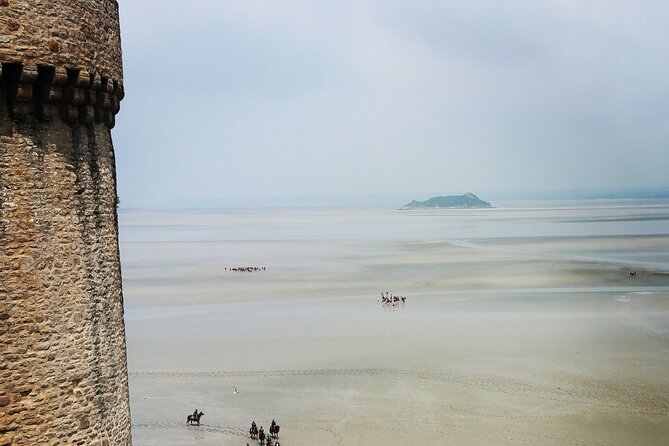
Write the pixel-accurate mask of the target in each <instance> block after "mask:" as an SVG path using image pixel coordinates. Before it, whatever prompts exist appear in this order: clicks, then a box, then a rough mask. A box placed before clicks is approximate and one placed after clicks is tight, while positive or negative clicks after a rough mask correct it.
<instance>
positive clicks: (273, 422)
mask: <svg viewBox="0 0 669 446" xmlns="http://www.w3.org/2000/svg"><path fill="white" fill-rule="evenodd" d="M274 426H276V421H274V420H272V428H274Z"/></svg>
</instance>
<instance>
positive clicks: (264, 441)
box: [246, 420, 281, 446]
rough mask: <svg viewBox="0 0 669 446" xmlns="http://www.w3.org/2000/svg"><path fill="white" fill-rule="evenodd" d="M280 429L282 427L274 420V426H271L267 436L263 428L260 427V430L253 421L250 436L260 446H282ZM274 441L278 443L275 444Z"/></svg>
mask: <svg viewBox="0 0 669 446" xmlns="http://www.w3.org/2000/svg"><path fill="white" fill-rule="evenodd" d="M280 429H281V427H280V426H279V425H278V424H276V422H275V421H274V420H272V424H271V425H270V426H269V434H265V430H264V429H263V427H262V426H260V429H258V425H257V424H256V422H255V421H252V422H251V428H250V429H249V435H250V436H251V439H253V440H258V445H259V446H281V443H279V430H280ZM272 439H276V441H274V442H273V441H272ZM246 446H248V443H246Z"/></svg>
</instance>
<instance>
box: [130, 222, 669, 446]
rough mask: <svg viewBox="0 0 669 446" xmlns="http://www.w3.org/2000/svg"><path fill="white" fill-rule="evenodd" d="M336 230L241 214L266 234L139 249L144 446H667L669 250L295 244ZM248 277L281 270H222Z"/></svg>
mask: <svg viewBox="0 0 669 446" xmlns="http://www.w3.org/2000/svg"><path fill="white" fill-rule="evenodd" d="M652 211H653V210H651V211H649V212H646V211H644V212H639V211H638V210H636V209H635V210H634V215H641V216H642V217H643V218H644V219H646V220H647V221H650V222H653V224H654V223H656V222H657V220H655V219H653V218H651V217H652V215H658V213H657V212H652ZM665 211H666V210H665V209H663V210H662V212H659V215H660V216H662V215H666V214H665V213H664V212H665ZM617 213H619V214H621V219H622V220H624V219H625V218H628V217H627V216H628V214H626V213H624V212H618V211H616V210H612V211H610V212H608V213H607V212H604V211H601V210H600V211H598V212H596V213H595V214H594V215H595V216H597V218H598V219H601V218H600V217H601V214H605V215H604V216H605V217H606V216H608V215H609V214H617ZM572 214H573V213H572ZM490 215H492V216H493V217H495V218H497V216H499V215H500V214H499V213H495V212H494V211H491V213H490V214H485V216H490ZM542 215H543V214H542ZM649 215H651V217H649ZM579 216H580V218H581V219H582V221H585V220H587V219H592V215H590V214H589V213H588V212H585V211H583V212H582V216H581V214H579ZM331 217H332V216H329V215H325V216H323V215H310V216H308V217H307V218H301V217H300V218H298V217H295V216H294V215H283V214H277V215H273V216H271V217H270V218H268V217H267V216H263V215H248V214H244V215H241V214H237V215H227V216H225V219H227V220H228V221H229V222H230V226H232V227H235V224H237V223H239V224H241V223H240V222H251V224H257V225H258V226H257V230H250V232H249V233H243V234H242V233H241V232H240V233H236V234H235V235H234V236H220V234H217V235H216V236H212V235H211V232H206V231H205V233H203V232H201V231H200V232H197V231H196V232H197V234H194V233H192V232H188V231H189V230H188V229H185V228H192V226H191V223H193V222H194V221H195V222H200V223H202V222H203V221H204V222H207V223H206V226H207V227H210V226H211V227H218V226H217V225H218V223H219V222H218V219H219V217H217V216H213V217H212V216H184V215H179V216H174V215H173V216H169V218H167V219H161V221H163V222H164V221H169V222H170V224H172V223H174V221H175V220H178V222H177V226H179V225H184V227H180V228H179V229H178V230H176V231H174V232H169V235H168V236H166V235H165V234H166V232H162V233H161V235H160V236H159V237H155V240H154V238H153V236H147V233H144V232H142V233H140V234H139V235H133V236H132V237H130V236H128V237H126V240H125V241H123V243H122V256H123V262H124V270H123V273H124V287H125V289H124V290H125V297H126V324H127V338H128V355H129V358H128V360H129V364H128V366H129V372H130V386H131V387H130V393H131V395H130V396H131V410H132V421H133V440H134V443H135V444H136V445H164V444H174V445H223V444H225V445H242V446H243V445H245V444H246V443H247V442H249V443H250V444H253V442H251V440H250V439H248V438H247V436H246V432H247V430H248V426H249V424H250V421H251V420H256V422H258V424H259V425H263V426H265V428H266V429H267V428H268V425H269V422H270V421H271V420H272V419H273V418H274V419H276V421H277V422H278V423H279V424H280V425H281V426H282V430H281V443H282V444H284V445H306V444H312V443H314V442H317V443H318V444H322V445H337V444H342V445H357V444H360V445H362V444H364V445H381V444H384V445H387V444H406V445H412V444H432V443H433V442H439V443H441V444H457V445H480V444H496V445H512V444H514V445H515V444H541V445H574V444H580V445H590V444H592V445H629V444H638V445H664V444H666V443H667V439H668V438H669V275H668V274H667V271H665V269H664V268H663V267H662V266H663V265H665V263H664V262H665V258H664V256H665V253H666V247H669V236H667V235H662V234H659V235H658V234H655V235H652V236H649V235H648V234H645V235H638V234H623V235H620V234H619V235H615V236H613V235H610V234H607V235H605V236H602V235H578V236H574V235H567V236H565V235H562V236H554V235H552V236H551V235H548V236H545V237H536V236H535V237H531V238H529V239H528V238H523V237H508V236H507V234H501V235H503V236H502V237H498V236H494V235H500V234H492V235H493V236H491V237H486V238H481V237H478V238H477V237H472V238H468V237H462V235H463V234H462V233H458V234H455V235H456V237H453V238H452V239H449V237H443V238H439V237H434V235H435V234H434V233H429V234H427V236H426V237H425V239H424V240H420V239H419V237H415V236H414V233H412V232H411V230H410V229H407V230H406V231H405V232H404V233H406V234H408V235H407V236H406V237H403V236H402V235H401V234H402V233H403V229H402V227H401V225H403V224H405V223H403V222H404V221H406V217H403V216H402V217H392V218H391V219H390V220H391V221H390V222H388V221H387V220H388V218H386V216H382V217H381V218H380V220H381V221H383V222H384V224H397V225H399V226H397V227H395V228H394V229H393V228H390V229H389V228H384V229H383V230H382V231H381V232H383V234H382V235H380V236H379V237H384V239H380V238H374V237H369V236H368V235H366V234H363V236H361V237H357V238H350V239H347V238H345V235H346V234H345V233H343V232H341V231H342V230H341V228H340V227H339V228H335V229H332V230H331V229H329V228H328V229H325V230H324V229H322V228H321V229H319V230H318V231H320V232H318V231H316V232H314V233H313V234H312V235H313V237H305V238H303V239H300V238H293V236H292V234H294V233H298V232H299V231H298V229H299V228H292V226H291V225H293V224H294V221H302V220H304V221H306V222H307V223H304V224H305V227H304V228H302V230H304V231H308V230H309V228H313V223H314V222H316V223H318V222H320V221H321V218H325V219H326V220H327V223H323V226H327V224H329V223H331V222H332V220H333V218H331ZM371 217H372V218H370V215H369V214H365V215H364V216H360V215H358V216H357V217H356V216H353V217H351V216H348V215H343V216H340V220H337V221H338V222H344V223H342V224H344V225H345V224H353V223H355V219H356V218H364V222H363V223H364V224H369V225H370V226H371V227H373V226H374V225H376V224H378V222H377V221H376V220H375V218H376V216H375V215H372V216H371ZM135 218H137V219H136V220H133V219H135ZM151 218H152V217H150V216H149V217H147V216H144V217H142V218H140V217H138V216H134V217H133V218H132V219H130V220H132V221H151ZM220 218H223V217H220ZM294 218H295V220H294ZM394 218H400V219H404V220H401V221H400V220H393V219H394ZM468 218H472V219H479V215H477V214H471V216H470V217H468ZM550 218H551V219H553V218H554V217H553V216H551V217H550ZM607 218H609V217H607ZM411 219H412V220H411V222H410V224H411V226H415V225H416V223H418V224H419V226H420V224H421V223H424V222H425V221H426V220H423V219H421V218H418V219H416V220H414V219H413V217H411ZM425 219H429V220H430V222H429V225H432V224H433V223H432V220H434V215H431V214H427V216H426V217H425ZM464 220H466V219H464ZM286 221H288V222H290V223H288V224H287V225H284V223H285V222H286ZM523 221H524V220H523ZM660 221H662V220H661V218H660ZM277 222H278V223H277ZM347 222H348V223H347ZM397 222H400V223H397ZM465 223H466V222H465ZM507 223H508V222H507ZM156 224H157V225H158V226H160V224H158V223H156ZM163 224H164V223H163ZM299 224H302V223H299ZM425 224H428V223H425ZM447 224H450V225H453V223H452V222H447ZM457 224H458V225H460V224H461V222H458V223H457ZM199 227H200V228H202V227H203V226H199ZM261 227H267V228H269V229H267V230H264V229H263V230H261V229H260V228H261ZM287 227H290V230H286V228H287ZM430 227H432V226H430ZM163 229H164V228H163ZM123 230H124V229H123V218H122V235H123ZM421 230H423V229H419V230H416V232H415V233H416V234H418V235H420V232H421ZM457 230H458V231H459V229H457ZM254 231H255V232H254ZM426 232H430V231H426ZM466 232H467V231H466V230H465V231H464V233H465V235H466ZM521 232H523V231H521ZM651 232H652V231H651ZM329 233H331V234H333V235H332V237H331V238H328V237H327V235H328V234H329ZM175 234H188V235H186V236H183V237H179V236H178V235H177V236H175ZM203 234H205V236H203ZM287 234H290V235H287ZM389 234H390V235H389ZM397 234H399V235H397ZM149 235H150V234H149ZM247 238H248V239H247ZM122 240H123V238H122ZM147 240H154V241H147ZM658 247H659V248H658ZM662 247H665V249H664V250H663V248H662ZM634 250H636V251H637V252H636V254H635V253H634ZM245 264H250V265H263V266H267V268H268V269H267V271H259V272H255V273H233V272H229V271H225V270H224V267H225V266H231V265H245ZM630 270H635V271H637V276H636V277H630V276H629V271H630ZM386 290H387V291H393V292H395V293H397V294H403V295H406V296H408V301H407V302H406V304H403V305H398V306H397V307H395V308H394V309H389V308H385V307H383V306H381V305H380V304H379V303H378V302H377V301H376V297H377V296H378V295H379V294H380V292H381V291H386ZM233 387H236V388H237V389H238V390H239V393H238V394H234V393H233ZM196 407H197V408H198V409H201V410H203V411H204V413H205V415H204V416H203V418H202V425H201V426H200V427H188V426H186V423H185V417H186V415H187V414H188V413H192V411H193V410H194V409H195V408H196Z"/></svg>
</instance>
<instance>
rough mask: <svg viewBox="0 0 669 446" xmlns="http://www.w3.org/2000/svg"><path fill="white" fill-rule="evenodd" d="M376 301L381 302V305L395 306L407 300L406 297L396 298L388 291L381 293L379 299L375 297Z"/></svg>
mask: <svg viewBox="0 0 669 446" xmlns="http://www.w3.org/2000/svg"><path fill="white" fill-rule="evenodd" d="M376 300H377V301H379V302H381V304H382V305H397V304H399V303H404V302H406V301H407V298H406V296H396V295H394V294H393V293H391V292H389V291H386V292H385V293H384V292H383V291H382V292H381V297H377V298H376Z"/></svg>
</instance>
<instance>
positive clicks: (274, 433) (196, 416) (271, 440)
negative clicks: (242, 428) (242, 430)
mask: <svg viewBox="0 0 669 446" xmlns="http://www.w3.org/2000/svg"><path fill="white" fill-rule="evenodd" d="M202 415H204V412H202V411H200V410H197V409H195V410H194V411H193V413H192V414H191V415H188V416H187V417H186V424H190V425H192V424H193V423H195V424H196V425H197V426H199V425H200V418H202ZM279 430H281V426H279V425H278V424H276V421H274V420H272V424H270V426H269V434H265V429H264V428H263V427H262V426H260V429H258V425H257V424H256V422H255V421H253V422H251V429H249V435H250V436H251V439H253V440H258V444H259V446H281V443H279ZM246 445H247V446H248V443H246Z"/></svg>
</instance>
